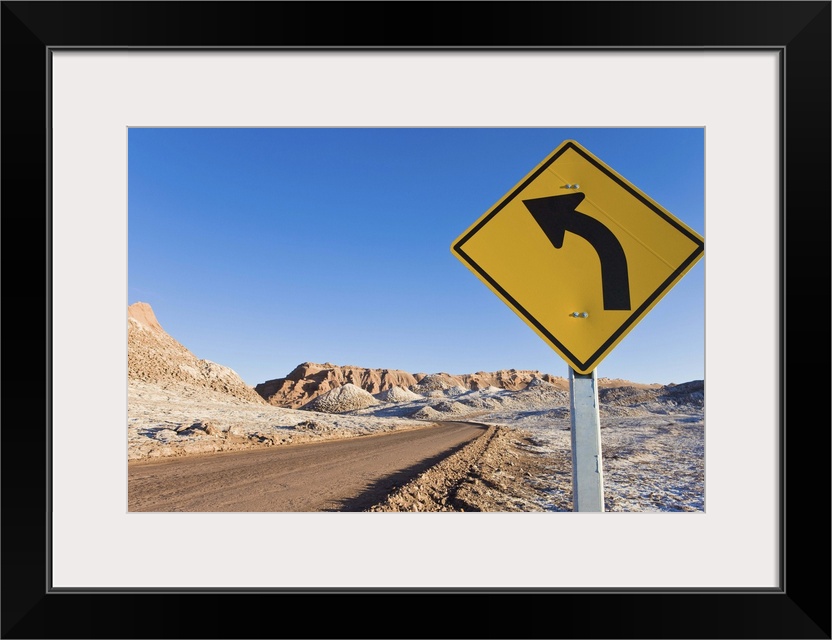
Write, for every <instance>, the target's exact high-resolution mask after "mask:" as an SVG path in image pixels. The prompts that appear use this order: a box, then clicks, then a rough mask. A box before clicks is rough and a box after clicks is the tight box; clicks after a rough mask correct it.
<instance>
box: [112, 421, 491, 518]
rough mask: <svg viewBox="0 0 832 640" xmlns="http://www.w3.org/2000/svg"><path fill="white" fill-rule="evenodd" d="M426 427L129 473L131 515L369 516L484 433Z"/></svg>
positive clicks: (459, 426) (135, 468) (457, 425)
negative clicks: (335, 513) (326, 513)
mask: <svg viewBox="0 0 832 640" xmlns="http://www.w3.org/2000/svg"><path fill="white" fill-rule="evenodd" d="M485 431H486V428H485V427H484V426H480V425H474V424H468V423H464V422H444V423H440V424H438V425H436V426H430V427H426V428H425V429H414V430H409V431H402V432H397V433H391V434H382V435H372V436H363V437H360V438H351V439H348V440H336V441H328V442H320V443H314V444H301V445H294V446H287V447H278V448H275V449H268V450H265V451H241V452H233V453H222V454H214V455H207V456H199V457H186V458H179V459H174V460H164V461H159V462H136V463H131V464H130V465H129V467H128V509H129V511H131V512H132V511H212V512H216V511H258V512H301V511H363V510H365V509H369V508H370V507H372V506H373V505H375V504H377V503H378V502H379V501H381V500H384V498H385V497H386V496H387V495H388V494H389V493H390V492H391V491H393V490H394V489H395V488H396V487H399V486H401V485H403V484H405V483H407V482H408V481H410V480H411V479H413V477H415V476H416V475H417V474H419V473H422V472H423V471H425V470H426V469H428V468H430V467H431V466H433V465H435V464H437V463H438V462H439V461H441V460H442V459H444V458H446V457H447V456H448V455H450V454H452V453H454V452H455V451H458V450H459V449H461V448H462V447H463V446H465V444H466V443H468V442H470V441H471V440H474V439H475V438H477V437H479V436H481V435H483V433H485Z"/></svg>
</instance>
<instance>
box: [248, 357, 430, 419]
mask: <svg viewBox="0 0 832 640" xmlns="http://www.w3.org/2000/svg"><path fill="white" fill-rule="evenodd" d="M421 377H424V374H416V375H414V374H412V373H408V372H407V371H400V370H398V369H366V368H362V367H353V366H343V367H342V366H338V365H334V364H331V363H329V362H327V363H324V364H315V363H314V362H304V363H303V364H300V365H298V366H297V367H295V368H294V370H293V371H292V372H291V373H290V374H289V375H287V376H286V377H285V378H276V379H274V380H268V381H266V382H262V383H260V384H258V385H257V386H256V387H254V389H255V390H256V391H257V393H259V394H260V395H261V396H262V397H263V398H264V399H265V400H266V401H267V402H268V403H269V404H273V405H275V406H278V407H288V408H290V409H297V408H299V407H302V406H303V405H305V404H307V403H308V402H309V401H310V400H313V399H315V398H316V397H318V396H320V395H323V394H324V393H326V392H328V391H331V390H333V389H337V388H339V387H342V386H343V385H345V384H353V385H355V386H356V387H359V388H361V389H363V390H364V391H366V392H367V393H369V394H371V395H373V394H377V393H381V392H382V391H387V390H388V389H391V388H392V387H402V388H405V389H406V388H409V387H411V386H412V385H415V384H416V383H417V382H418V381H419V380H420V379H421Z"/></svg>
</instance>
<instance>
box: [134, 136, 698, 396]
mask: <svg viewBox="0 0 832 640" xmlns="http://www.w3.org/2000/svg"><path fill="white" fill-rule="evenodd" d="M566 139H574V140H576V141H577V142H578V143H579V144H581V145H582V146H584V147H585V148H586V149H588V150H589V151H590V152H592V153H593V154H594V155H596V156H597V157H599V158H600V159H601V160H603V161H604V162H605V163H606V164H608V165H609V166H610V167H612V168H613V169H615V170H616V171H617V172H618V173H619V174H621V175H622V176H624V177H625V178H626V179H627V180H629V181H630V182H631V183H633V184H634V185H636V186H637V187H638V188H639V189H641V190H642V191H643V192H645V193H646V194H648V195H649V196H650V197H651V198H653V199H654V200H655V201H656V202H658V203H659V204H661V205H662V206H663V207H664V208H665V209H667V210H668V211H670V212H671V213H673V215H675V216H676V217H677V218H679V219H680V220H682V221H683V222H684V223H685V224H687V225H688V226H690V227H691V228H692V229H693V230H694V231H696V232H698V233H699V234H700V235H703V236H704V235H705V234H704V220H705V219H704V152H705V151H704V130H703V129H697V128H691V129H680V128H673V129H662V128H649V129H639V128H626V129H606V128H592V129H565V128H564V129H559V128H543V129H535V128H493V129H478V128H447V129H425V128H413V129H393V128H373V129H363V128H351V129H326V128H315V129H300V128H286V129H283V128H271V129H252V128H241V129H233V128H204V129H202V128H187V129H141V128H139V129H130V130H129V145H128V152H129V158H128V170H129V183H128V304H132V303H134V302H138V301H142V302H147V303H149V304H150V305H151V306H152V307H153V310H154V311H155V313H156V316H157V318H158V320H159V322H160V324H161V325H162V327H164V329H165V330H166V331H167V332H168V333H169V334H170V335H171V336H173V337H174V338H175V339H176V340H178V341H179V342H180V343H182V344H183V345H184V346H185V347H187V348H188V349H190V350H191V351H192V352H193V353H194V354H195V355H196V356H197V357H199V358H205V359H208V360H212V361H214V362H217V363H220V364H223V365H225V366H228V367H231V368H232V369H234V370H235V371H236V372H237V373H238V374H239V375H240V376H241V377H242V378H243V380H245V382H247V383H248V384H250V385H252V386H254V385H256V384H258V383H260V382H264V381H266V380H269V379H273V378H279V377H283V376H285V375H286V374H288V373H289V372H290V371H291V370H292V369H293V368H294V367H295V366H297V365H298V364H300V363H302V362H307V361H311V362H332V363H334V364H340V365H356V366H362V367H373V368H389V369H403V370H405V371H410V372H412V373H417V372H424V373H436V372H447V373H456V374H459V373H470V372H474V371H495V370H498V369H510V368H515V369H537V370H540V371H544V372H548V373H551V374H554V375H560V376H566V375H568V365H567V364H566V361H565V360H563V359H562V358H561V357H560V356H559V355H558V354H557V353H556V352H554V351H553V350H552V349H551V348H550V347H549V346H548V345H547V344H546V343H545V342H544V341H543V340H542V339H541V338H539V337H538V336H537V334H535V333H534V331H532V330H531V329H530V328H529V327H528V326H527V325H526V324H525V322H524V321H523V320H521V319H520V318H519V317H518V316H517V315H516V314H515V312H514V311H512V310H511V309H510V308H509V307H508V306H506V304H505V303H503V302H502V301H501V300H500V299H499V298H498V297H497V296H496V295H495V294H494V293H492V292H491V291H490V290H489V289H488V288H487V287H486V286H485V285H484V284H483V283H482V282H480V280H478V279H477V278H476V277H475V276H474V275H473V274H472V273H471V272H470V271H469V270H468V269H467V268H466V267H465V266H464V265H463V264H462V263H461V262H460V261H459V260H458V259H457V258H456V257H454V256H453V254H452V253H451V251H450V245H451V243H452V242H453V241H454V240H455V239H456V238H457V237H458V236H459V235H460V234H461V233H462V232H463V231H465V230H466V229H467V228H468V227H469V226H470V225H471V224H472V223H473V222H474V221H475V220H476V219H477V218H479V217H480V216H481V215H482V214H483V213H485V212H486V211H487V210H488V209H489V208H490V207H491V206H493V205H494V204H495V203H496V202H497V201H498V200H500V199H501V198H502V197H503V196H504V195H505V194H506V193H507V192H508V191H509V190H510V189H511V188H512V187H513V186H514V185H515V184H516V183H517V182H518V181H519V180H520V179H521V178H523V177H524V176H525V175H526V174H527V173H528V172H529V171H530V170H531V169H533V168H534V167H535V166H536V165H537V164H538V163H539V162H540V161H541V160H543V159H544V158H545V157H546V156H547V155H548V154H549V153H551V152H552V150H554V149H555V148H556V147H557V146H558V145H559V144H560V143H561V142H563V141H564V140H566ZM706 241H707V238H706ZM704 296H705V292H704V260H700V261H699V263H697V264H696V265H695V266H694V267H693V269H692V270H691V271H690V272H689V273H688V274H687V275H686V276H685V277H684V278H682V280H681V281H680V282H679V283H678V284H677V285H676V286H675V287H674V288H673V289H671V290H670V292H669V293H668V294H667V295H666V296H665V297H664V298H663V299H662V300H661V301H660V302H659V303H658V304H657V305H656V307H655V308H654V309H653V310H652V311H650V312H649V313H648V314H647V316H645V318H644V319H643V320H642V321H641V322H639V323H638V325H636V327H635V328H634V329H633V330H632V331H631V332H630V333H629V334H628V335H627V336H626V337H625V338H624V339H623V340H622V342H621V343H620V344H619V345H618V346H617V347H616V348H615V349H614V350H613V351H612V352H611V353H610V354H609V355H608V356H607V357H606V358H605V359H604V360H603V361H602V362H601V363H600V364H599V365H598V370H597V371H598V375H599V376H602V377H609V378H625V379H629V380H632V381H635V382H645V383H649V382H660V383H670V382H676V383H680V382H686V381H688V380H694V379H702V378H704V365H705V324H704V303H705V298H704Z"/></svg>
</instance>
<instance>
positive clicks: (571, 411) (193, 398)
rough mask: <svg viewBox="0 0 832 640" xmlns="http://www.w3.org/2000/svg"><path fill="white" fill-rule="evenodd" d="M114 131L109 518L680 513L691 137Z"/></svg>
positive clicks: (693, 500)
mask: <svg viewBox="0 0 832 640" xmlns="http://www.w3.org/2000/svg"><path fill="white" fill-rule="evenodd" d="M128 137H129V139H128V194H129V202H128V227H129V228H128V256H129V266H128V291H129V298H130V305H129V307H128V309H127V316H128V318H127V325H128V371H127V383H128V415H127V443H128V444H127V450H128V460H129V462H130V465H129V469H128V476H129V479H128V483H129V498H128V508H129V510H130V511H131V512H132V511H263V512H272V511H278V512H296V511H375V512H378V511H411V512H428V511H442V512H472V511H474V512H476V511H491V512H493V511H496V512H506V511H508V512H518V511H519V512H527V511H544V512H546V511H549V512H562V511H619V512H701V511H703V510H704V509H705V477H704V472H705V460H704V444H705V430H704V356H705V345H704V302H705V300H704V275H703V273H704V269H703V267H704V265H703V263H701V262H699V259H700V258H701V257H702V256H703V246H704V241H703V239H702V236H701V233H703V232H704V219H705V216H704V150H705V131H704V129H703V128H701V127H700V128H582V129H574V128H573V129H561V128H266V129H261V128H131V129H130V130H129V132H128ZM573 139H574V140H573ZM579 140H580V141H584V145H586V146H580V145H579V143H578V142H576V141H579ZM586 147H588V148H589V149H594V150H596V151H597V152H598V153H600V154H602V155H603V156H604V157H606V158H609V160H610V162H611V163H612V164H613V166H614V167H615V168H616V169H617V171H616V170H615V169H613V168H611V167H609V166H608V165H606V164H605V163H603V161H601V160H600V159H599V158H598V157H597V156H596V155H593V154H592V152H590V151H589V150H588V149H587V148H586ZM541 153H543V155H544V156H546V157H545V159H544V157H542V156H541ZM523 173H528V175H527V176H524V175H523ZM627 176H630V177H631V178H632V180H633V181H635V182H636V183H638V184H640V185H641V186H642V187H643V188H642V189H639V188H638V187H637V186H636V185H634V184H632V182H631V181H629V180H628V179H627ZM515 183H517V185H519V186H517V187H515ZM644 190H646V191H647V193H645V191H644ZM650 192H652V193H654V194H655V197H656V198H657V199H658V200H659V201H660V202H663V203H664V205H665V206H662V204H660V203H659V202H656V200H654V199H652V198H651V197H650V195H649V194H650ZM564 202H565V204H562V203H564ZM492 204H493V206H490V205H492ZM541 207H543V208H542V209H541ZM564 207H565V209H564ZM668 209H669V210H668ZM672 212H675V214H676V215H674V214H673V213H672ZM469 226H470V227H471V228H470V229H466V227H469ZM558 228H559V229H560V238H561V240H560V243H559V244H556V242H557V238H556V237H555V236H556V235H557V233H558ZM460 234H461V235H460ZM455 235H460V237H459V239H458V241H456V240H455V241H454V247H453V249H452V251H450V252H449V251H448V248H449V246H450V244H451V239H453V238H454V236H455ZM556 247H559V248H556ZM697 263H698V264H697ZM463 265H464V266H467V267H468V269H466V268H463ZM688 272H690V273H688ZM472 275H475V276H478V277H480V278H481V279H482V282H479V281H478V280H477V278H475V277H471V276H472ZM683 276H687V279H686V280H684V281H683V282H684V286H681V285H682V282H680V281H681V279H682V277H683ZM483 283H484V284H486V285H488V287H490V288H492V289H493V290H494V293H497V295H498V297H494V295H492V292H491V291H489V290H488V288H487V287H483V286H482V284H483ZM677 283H679V284H680V286H679V287H678V289H674V290H673V291H672V292H671V291H670V290H671V289H672V288H674V285H676V284H677ZM665 293H667V294H668V295H667V297H666V299H665V300H663V301H662V302H661V303H659V300H660V299H662V298H663V297H664V294H665ZM500 299H502V301H501V300H500ZM502 302H506V303H507V304H508V307H507V306H506V305H504V304H502ZM576 305H577V306H576ZM657 305H660V306H657ZM654 306H655V310H653V308H654ZM512 310H513V311H514V312H515V313H516V314H517V315H513V314H512V313H511V311H512ZM648 312H649V313H650V320H651V322H647V317H646V316H647V313H648ZM517 316H519V318H518V317H517ZM520 319H522V320H525V322H526V323H527V324H528V326H525V325H524V324H523V322H520V321H519V320H520ZM641 319H644V320H645V322H644V323H643V324H640V323H639V321H640V320H641ZM636 325H638V327H637V326H636ZM530 328H531V329H533V330H534V331H535V332H536V333H538V334H539V335H534V333H532V332H530V331H529V329H530ZM631 330H632V331H631ZM625 336H626V337H625ZM540 337H542V338H543V340H540ZM619 353H620V355H619ZM607 355H609V357H606V356H607ZM602 359H603V360H604V363H603V364H601V365H600V366H599V362H601V360H602ZM570 372H572V373H570ZM573 374H577V377H575V375H573ZM581 376H590V377H591V379H590V380H588V383H589V385H590V388H589V394H590V395H589V397H588V398H587V402H588V404H587V410H588V413H586V412H585V413H586V415H585V416H583V417H579V416H581V413H580V412H581V409H582V408H581V406H580V402H582V401H581V400H580V397H581V393H582V391H581V389H580V386H581V384H582V377H581ZM576 402H577V403H578V404H577V405H576ZM365 436H372V437H365ZM586 438H590V442H589V444H588V446H589V447H590V448H588V449H586V451H584V450H583V448H582V449H581V450H580V451H579V450H578V449H577V443H581V444H582V447H583V442H584V440H585V439H586ZM583 456H587V461H586V464H590V465H591V466H592V468H591V469H590V470H589V473H588V475H586V476H585V477H584V476H583V475H581V474H579V473H578V471H577V470H578V469H579V468H580V464H578V461H579V460H580V459H582V457H583ZM579 485H580V487H581V489H579V490H578V492H577V494H576V487H577V486H579ZM582 492H590V493H591V494H593V495H592V496H591V497H587V498H584V500H583V501H580V500H577V499H575V498H574V497H573V496H575V495H578V496H580V495H582ZM596 494H597V495H596Z"/></svg>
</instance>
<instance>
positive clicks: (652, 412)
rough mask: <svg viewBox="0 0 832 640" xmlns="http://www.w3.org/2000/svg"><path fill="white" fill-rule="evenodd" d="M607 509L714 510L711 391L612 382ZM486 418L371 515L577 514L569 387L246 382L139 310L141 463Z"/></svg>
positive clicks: (538, 378)
mask: <svg viewBox="0 0 832 640" xmlns="http://www.w3.org/2000/svg"><path fill="white" fill-rule="evenodd" d="M598 386H599V401H600V415H601V438H602V453H603V474H604V496H605V498H604V501H605V510H606V511H610V512H616V511H617V512H686V511H699V512H701V511H704V508H705V484H704V382H703V381H701V380H693V381H687V382H683V383H680V384H673V385H660V384H649V383H637V382H632V381H626V380H613V379H605V378H599V380H598ZM441 422H475V423H478V424H480V425H483V426H484V427H485V428H486V429H485V431H484V435H482V436H480V437H478V438H476V439H475V440H473V441H471V442H470V443H469V444H467V445H465V446H464V447H462V448H461V449H459V450H457V451H455V452H454V453H452V454H451V455H449V456H448V457H446V458H444V459H443V460H441V461H440V462H438V463H437V464H435V465H433V466H431V467H430V468H428V469H426V470H424V471H421V472H420V473H419V474H418V475H417V476H416V477H414V478H412V479H411V480H409V481H408V482H406V483H403V484H401V486H398V487H396V489H395V490H394V491H391V492H390V493H389V494H388V495H386V496H383V497H381V496H379V500H378V502H376V503H375V504H372V505H370V506H367V507H366V508H364V509H362V510H365V511H492V512H494V511H499V512H504V511H505V512H511V511H515V512H517V511H521V512H529V511H553V512H554V511H557V512H561V511H572V475H571V474H572V471H571V436H570V416H569V386H568V380H566V379H565V378H561V377H557V376H553V375H551V374H548V373H542V372H537V371H518V370H505V371H497V372H475V373H468V374H448V373H442V372H440V373H430V374H428V373H409V372H405V371H400V370H395V369H366V368H361V367H359V366H346V365H335V364H332V363H323V364H317V363H309V362H307V363H302V364H301V365H299V366H298V367H296V368H295V369H294V370H293V371H292V372H290V373H289V374H288V375H286V377H285V378H275V379H273V380H269V381H266V382H264V383H261V384H258V385H257V386H256V387H255V388H252V387H249V386H248V385H246V384H245V383H244V382H243V380H242V379H240V377H239V376H238V375H237V374H236V373H235V372H234V371H233V370H231V369H229V368H227V367H224V366H222V365H219V364H216V363H212V362H209V361H207V360H201V359H199V358H197V357H196V356H195V355H194V354H192V353H191V352H190V351H189V350H188V349H187V348H186V347H185V346H183V345H181V344H180V343H179V342H177V341H176V340H175V339H174V338H173V337H171V336H169V335H168V334H167V333H166V332H165V331H164V329H163V328H162V327H161V325H160V324H159V322H158V320H157V319H156V317H155V314H154V312H153V310H152V309H151V308H150V306H149V305H147V304H145V303H136V304H133V305H131V306H130V307H129V308H128V416H127V458H128V463H129V467H130V468H131V469H137V468H138V467H140V466H142V465H147V464H150V463H152V462H153V461H158V460H166V459H171V460H172V459H175V458H182V457H199V456H222V455H224V454H225V453H226V452H234V451H246V450H265V449H269V448H272V447H291V446H293V445H297V444H302V443H312V442H323V441H327V440H333V439H343V438H360V437H362V436H369V435H378V434H384V433H392V432H397V431H403V430H411V429H424V428H425V427H427V426H431V425H435V424H437V423H441Z"/></svg>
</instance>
